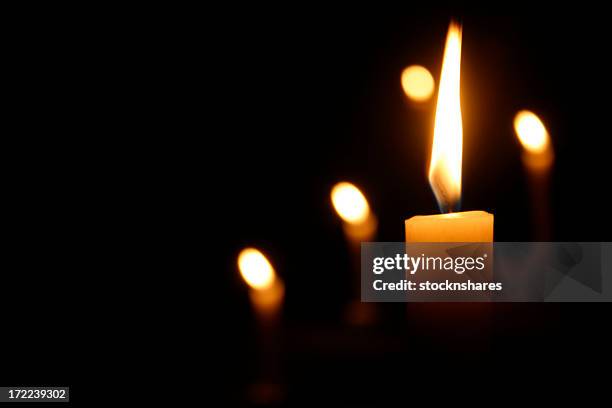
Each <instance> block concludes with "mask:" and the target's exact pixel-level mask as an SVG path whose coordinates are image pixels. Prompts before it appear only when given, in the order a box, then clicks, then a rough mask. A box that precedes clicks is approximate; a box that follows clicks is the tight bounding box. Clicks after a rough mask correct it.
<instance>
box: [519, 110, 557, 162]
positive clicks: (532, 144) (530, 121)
mask: <svg viewBox="0 0 612 408" xmlns="http://www.w3.org/2000/svg"><path fill="white" fill-rule="evenodd" d="M514 130H515V131H516V134H517V136H518V138H519V140H520V141H521V144H522V145H523V147H524V148H525V150H527V151H528V152H530V153H536V154H538V153H543V152H544V151H546V149H547V148H548V145H549V143H550V142H549V136H548V132H547V131H546V128H545V127H544V124H543V123H542V121H541V120H540V118H538V117H537V116H536V114H535V113H533V112H530V111H527V110H522V111H520V112H519V113H517V114H516V116H515V117H514Z"/></svg>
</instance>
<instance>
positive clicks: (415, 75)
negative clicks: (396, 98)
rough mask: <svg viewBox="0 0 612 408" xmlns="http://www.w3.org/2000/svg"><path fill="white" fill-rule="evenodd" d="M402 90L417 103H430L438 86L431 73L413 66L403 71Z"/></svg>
mask: <svg viewBox="0 0 612 408" xmlns="http://www.w3.org/2000/svg"><path fill="white" fill-rule="evenodd" d="M401 81H402V88H403V89H404V92H405V93H406V96H407V97H408V98H409V99H410V100H412V101H415V102H425V101H428V100H429V99H430V98H431V96H432V95H433V93H434V88H435V86H436V84H435V81H434V79H433V76H432V75H431V73H430V72H429V71H428V70H427V68H425V67H423V66H420V65H411V66H409V67H407V68H405V69H404V70H403V71H402V78H401Z"/></svg>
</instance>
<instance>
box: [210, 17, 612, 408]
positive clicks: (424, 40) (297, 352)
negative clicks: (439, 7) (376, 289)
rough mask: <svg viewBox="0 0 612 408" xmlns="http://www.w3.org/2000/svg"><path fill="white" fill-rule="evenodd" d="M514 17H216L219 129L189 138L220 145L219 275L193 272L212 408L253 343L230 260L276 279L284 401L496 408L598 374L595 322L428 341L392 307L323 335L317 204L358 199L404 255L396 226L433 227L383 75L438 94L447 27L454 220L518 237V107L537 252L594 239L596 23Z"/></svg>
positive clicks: (419, 146)
mask: <svg viewBox="0 0 612 408" xmlns="http://www.w3.org/2000/svg"><path fill="white" fill-rule="evenodd" d="M518 10H520V11H521V12H522V13H521V14H520V15H510V16H485V15H477V14H475V13H471V12H469V11H465V10H455V9H453V10H444V11H436V12H427V13H424V12H423V13H411V12H409V11H406V10H402V9H393V8H388V9H383V8H382V7H381V8H377V9H373V8H363V9H351V10H350V11H346V12H343V13H333V12H329V13H327V12H325V11H322V10H316V11H315V10H305V9H304V10H293V11H291V12H287V13H282V16H276V14H275V13H272V12H271V11H269V12H265V11H261V10H259V12H256V11H253V13H252V14H251V13H248V12H247V13H231V14H229V15H225V16H223V19H222V21H223V23H224V24H223V28H222V29H220V30H219V31H217V32H216V33H215V35H214V37H213V38H212V39H213V43H214V44H215V45H214V46H213V47H214V48H215V50H217V49H218V51H219V53H218V54H215V57H214V58H211V59H210V63H211V65H212V66H214V67H215V68H216V69H218V72H217V75H216V76H215V77H213V78H210V82H211V83H212V82H215V83H216V85H220V88H221V89H222V90H223V91H222V92H221V94H220V96H219V97H218V99H215V100H214V101H213V102H214V104H215V105H216V108H221V109H220V110H215V112H216V113H217V114H219V112H220V114H219V116H218V117H217V118H216V120H220V123H221V124H222V126H221V127H219V128H217V129H216V130H214V131H211V132H210V133H209V134H207V137H208V138H210V139H214V140H216V141H220V143H221V150H220V151H219V150H216V149H215V150H212V149H211V150H210V151H209V153H208V155H209V157H210V156H216V155H221V157H223V160H222V161H223V163H222V165H221V166H220V167H219V168H217V170H218V171H217V173H216V174H208V175H207V176H208V179H209V180H212V183H213V184H214V185H215V186H216V190H215V192H214V194H213V195H211V196H210V197H209V198H210V200H211V201H215V202H217V204H219V205H220V207H221V208H222V212H221V214H222V219H221V220H220V221H221V222H220V229H219V230H218V231H219V235H220V236H223V237H224V242H223V243H222V245H221V247H220V248H219V250H218V251H216V252H215V256H218V257H219V259H220V260H221V266H220V267H221V269H220V270H219V271H212V270H211V271H210V272H211V273H222V276H223V279H224V286H225V288H226V290H227V297H226V299H225V306H224V309H223V319H224V321H225V323H224V324H223V329H222V330H221V331H220V332H217V334H216V337H218V338H219V339H220V340H222V341H223V342H224V343H225V344H226V345H227V346H228V350H231V352H228V356H229V358H230V360H231V362H232V364H230V366H231V367H232V369H231V370H230V372H229V374H228V379H227V385H228V389H229V390H231V391H229V392H228V395H232V396H234V397H236V398H238V399H239V400H240V401H243V402H244V401H245V399H244V398H247V397H245V395H246V390H247V388H248V384H250V383H252V382H254V381H255V380H256V377H257V368H256V366H257V343H256V341H257V340H256V327H255V323H254V318H253V315H252V311H251V309H250V305H249V303H248V297H247V291H246V288H245V285H244V284H243V282H242V281H241V279H240V276H239V274H238V271H237V268H236V263H235V262H236V256H237V253H238V252H239V250H240V249H241V248H242V247H244V246H256V247H258V248H260V249H262V250H263V251H265V252H266V253H267V254H268V255H269V256H270V257H271V259H272V261H273V263H274V265H275V267H276V269H277V271H278V273H279V274H280V276H281V277H282V278H283V279H284V280H285V282H286V288H287V295H286V303H285V308H284V321H283V332H282V333H283V334H282V336H283V338H284V343H283V344H284V345H283V347H282V352H281V353H282V359H283V364H284V376H283V381H284V384H285V387H286V390H287V396H286V398H287V399H286V401H285V402H288V403H296V402H303V401H304V400H308V401H311V400H312V401H336V402H343V403H352V404H355V403H360V402H361V403H363V402H368V401H369V402H377V403H380V402H381V401H396V402H406V401H410V398H411V397H410V396H409V395H413V394H412V393H416V394H417V395H418V394H419V392H417V391H415V389H417V390H423V392H424V393H425V392H426V391H425V390H427V391H432V393H433V395H436V396H437V398H444V396H443V395H440V387H442V384H444V386H447V385H448V387H451V388H449V389H448V391H449V394H448V395H446V396H447V397H449V396H450V397H452V396H453V395H456V394H455V393H454V391H457V392H458V393H460V394H461V395H470V393H479V392H482V393H484V394H485V395H489V393H497V394H496V396H497V398H499V397H500V396H503V398H507V397H509V396H510V395H516V394H521V393H522V391H526V390H528V389H531V388H532V387H533V388H535V389H538V387H540V386H541V384H542V382H549V381H551V380H552V382H553V383H557V384H576V381H578V380H577V379H576V378H575V377H576V373H577V372H582V373H586V372H589V371H590V370H591V369H592V366H596V365H605V364H606V362H609V358H610V354H609V341H610V335H609V334H608V329H609V318H608V317H607V316H608V313H609V307H608V306H607V305H588V304H558V305H546V304H526V305H517V304H495V305H487V306H486V307H487V308H488V309H487V313H490V316H492V317H491V319H492V322H493V323H491V325H492V329H483V327H482V323H479V322H478V321H471V322H470V321H467V322H463V323H461V324H459V325H458V327H454V328H453V329H447V330H446V332H441V331H440V330H438V329H436V328H432V327H428V328H422V327H416V326H415V324H414V323H412V324H411V323H410V322H409V321H407V319H406V306H405V305H382V306H381V307H382V310H383V313H382V314H383V316H384V318H383V319H382V321H381V322H379V324H378V325H377V326H375V327H371V328H367V329H354V328H350V327H348V326H347V325H346V324H345V323H343V320H342V311H343V308H344V306H345V304H346V302H347V300H348V298H349V290H348V285H347V282H348V279H350V276H351V275H350V261H349V256H348V253H347V251H346V245H345V242H344V237H343V233H342V229H341V223H340V221H339V219H338V217H337V216H336V214H335V212H334V210H333V208H332V206H331V203H330V199H329V192H330V189H331V187H332V186H333V185H334V184H335V183H336V182H338V181H342V180H347V181H351V182H354V183H356V184H357V185H358V186H360V187H361V188H362V189H363V190H364V192H365V194H366V196H367V197H368V199H369V201H370V204H371V206H372V208H373V210H374V211H375V213H376V214H377V216H378V218H379V221H380V224H379V235H378V238H377V240H379V241H401V240H403V238H404V224H403V221H404V219H406V218H409V217H411V216H412V215H416V214H432V213H436V212H437V211H438V210H437V206H436V203H435V199H434V197H433V194H432V193H431V190H430V187H429V185H428V182H427V178H426V168H427V165H428V162H429V149H430V143H431V134H432V131H433V113H434V101H435V98H433V99H432V101H431V102H430V103H429V104H426V105H425V106H424V107H421V108H415V107H414V106H411V105H410V104H409V103H407V101H406V99H405V97H404V94H403V91H402V89H401V86H400V74H401V71H402V69H403V68H405V67H406V66H408V65H411V64H421V65H424V66H425V67H427V68H428V69H430V71H431V72H432V73H433V75H434V77H435V79H436V82H437V81H438V80H439V72H440V67H441V62H442V53H443V46H444V39H445V35H446V31H447V27H448V23H449V21H450V18H451V17H455V18H458V19H459V21H460V22H461V23H462V24H463V51H462V67H461V75H462V78H461V81H462V82H461V98H462V111H463V125H464V151H463V191H462V199H463V203H462V205H463V209H464V210H473V209H480V210H486V211H489V212H491V213H493V214H495V240H496V241H529V240H534V239H535V238H534V234H533V232H532V231H533V229H532V226H531V218H530V216H531V215H530V201H529V193H528V190H527V184H526V177H525V173H524V171H523V168H522V165H521V160H520V146H519V144H518V141H517V139H516V136H515V134H514V131H513V128H512V120H513V117H514V115H515V113H516V112H517V111H518V110H520V109H530V110H532V111H534V112H536V113H537V114H538V115H539V116H540V117H541V118H542V119H543V121H544V123H545V124H546V126H547V128H548V130H549V132H550V134H551V135H552V143H553V146H554V150H555V154H556V162H555V165H554V169H553V173H552V179H551V192H550V200H551V214H550V216H551V219H552V225H553V231H552V239H551V240H553V241H605V240H608V239H609V235H608V234H609V233H608V228H609V225H610V222H609V218H608V217H607V215H606V212H607V211H606V205H605V202H607V198H605V197H606V196H607V190H608V189H609V188H608V187H607V183H608V182H607V180H606V179H607V177H608V175H609V168H608V164H607V157H608V154H609V153H608V150H607V139H608V135H607V134H608V126H609V114H608V109H609V103H608V102H607V100H606V99H607V96H606V95H608V94H609V92H610V81H609V73H608V68H607V67H608V63H607V62H606V58H607V57H606V53H607V52H608V51H607V50H608V49H609V46H608V37H609V36H608V33H607V30H608V23H607V22H606V20H605V19H603V18H601V17H599V16H598V15H597V13H596V12H594V13H590V14H587V13H586V12H585V10H578V11H576V10H566V11H565V12H564V13H561V14H560V15H554V14H552V13H551V10H548V9H543V10H537V12H536V10H531V9H529V8H519V9H518ZM574 11H575V12H574ZM216 120H213V122H216ZM417 313H419V312H417ZM468 313H469V312H468ZM468 320H469V319H468ZM432 325H433V326H435V323H433V324H432ZM481 330H483V331H486V330H491V333H492V334H490V335H486V334H482V333H481V334H478V333H479V332H480V331H481ZM466 333H467V334H466ZM483 339H486V340H483ZM483 341H484V343H486V345H485V346H479V345H478V344H480V343H479V342H483ZM475 344H476V345H475ZM589 378H591V377H589ZM589 381H590V380H589ZM391 384H394V385H396V386H395V387H393V386H391ZM591 385H592V386H594V383H591ZM454 387H457V388H456V390H455V388H454ZM576 387H577V388H578V389H582V388H580V386H577V385H576ZM570 388H573V386H571V387H570ZM451 389H452V390H453V391H451ZM458 390H460V391H458ZM495 390H497V391H495ZM539 391H540V393H541V394H546V392H542V390H541V389H539ZM427 395H429V394H427ZM241 398H243V399H241Z"/></svg>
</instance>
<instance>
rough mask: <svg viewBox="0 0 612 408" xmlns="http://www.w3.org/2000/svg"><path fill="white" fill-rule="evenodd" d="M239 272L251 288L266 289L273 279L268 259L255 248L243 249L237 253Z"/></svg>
mask: <svg viewBox="0 0 612 408" xmlns="http://www.w3.org/2000/svg"><path fill="white" fill-rule="evenodd" d="M238 269H239V270H240V274H241V275H242V277H243V278H244V280H245V281H246V283H248V284H249V286H250V287H252V288H253V289H267V288H269V287H271V286H272V284H273V283H274V280H275V275H274V268H273V267H272V264H270V261H268V259H267V258H266V257H265V255H264V254H262V253H261V252H260V251H259V250H257V249H255V248H246V249H243V250H242V251H241V252H240V254H239V255H238Z"/></svg>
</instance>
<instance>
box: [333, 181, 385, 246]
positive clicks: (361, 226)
mask: <svg viewBox="0 0 612 408" xmlns="http://www.w3.org/2000/svg"><path fill="white" fill-rule="evenodd" d="M331 200H332V204H333V206H334V209H335V210H336V212H337V213H338V215H339V216H340V218H341V219H342V228H343V229H344V233H345V235H346V239H347V241H348V242H349V244H350V245H351V246H356V247H357V249H359V246H360V244H361V242H367V241H370V240H372V239H373V238H374V236H375V235H376V228H377V226H378V222H377V220H376V216H375V215H374V214H373V213H372V210H371V209H370V205H369V204H368V200H367V199H366V198H365V196H364V195H363V193H362V192H361V191H360V190H359V189H358V188H357V187H356V186H355V185H354V184H351V183H347V182H341V183H338V184H336V185H335V186H334V187H333V188H332V191H331Z"/></svg>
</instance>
